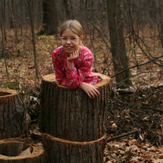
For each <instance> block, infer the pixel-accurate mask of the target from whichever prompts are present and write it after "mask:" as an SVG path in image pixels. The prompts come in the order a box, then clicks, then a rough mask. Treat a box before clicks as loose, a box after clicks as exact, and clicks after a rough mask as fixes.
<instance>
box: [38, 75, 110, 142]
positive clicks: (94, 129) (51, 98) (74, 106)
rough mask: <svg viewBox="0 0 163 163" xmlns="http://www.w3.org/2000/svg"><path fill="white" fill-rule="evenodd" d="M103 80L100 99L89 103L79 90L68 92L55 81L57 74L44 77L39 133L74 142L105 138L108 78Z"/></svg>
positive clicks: (68, 90) (98, 85)
mask: <svg viewBox="0 0 163 163" xmlns="http://www.w3.org/2000/svg"><path fill="white" fill-rule="evenodd" d="M97 75H98V76H99V77H101V78H102V80H101V81H100V82H99V83H97V84H96V85H95V86H97V87H98V90H99V92H100V96H99V97H97V98H95V99H90V98H89V97H88V96H87V94H86V93H85V92H84V91H83V90H81V89H80V88H76V89H69V88H68V87H65V86H62V85H60V84H59V83H58V81H57V80H56V79H55V74H49V75H46V76H43V80H42V93H41V114H40V115H41V116H40V130H41V131H42V132H44V133H47V134H51V135H53V136H55V137H58V138H62V139H66V140H72V141H91V140H96V139H99V138H100V137H102V136H103V135H104V134H105V123H106V111H107V108H108V97H109V83H110V78H109V77H108V76H105V75H102V74H97Z"/></svg>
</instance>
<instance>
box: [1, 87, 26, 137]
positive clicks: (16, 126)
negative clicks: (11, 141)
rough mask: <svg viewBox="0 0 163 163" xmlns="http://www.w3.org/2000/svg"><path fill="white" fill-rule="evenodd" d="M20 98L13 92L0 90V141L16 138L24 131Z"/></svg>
mask: <svg viewBox="0 0 163 163" xmlns="http://www.w3.org/2000/svg"><path fill="white" fill-rule="evenodd" d="M25 121H26V119H25V108H24V104H23V102H22V96H21V95H19V94H18V93H17V92H16V91H15V90H10V89H0V139H4V138H11V137H17V136H20V135H21V134H23V133H24V131H25V130H26V123H25Z"/></svg>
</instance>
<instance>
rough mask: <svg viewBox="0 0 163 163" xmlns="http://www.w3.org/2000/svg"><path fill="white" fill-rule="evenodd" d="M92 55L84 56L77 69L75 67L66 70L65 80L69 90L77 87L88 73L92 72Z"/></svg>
mask: <svg viewBox="0 0 163 163" xmlns="http://www.w3.org/2000/svg"><path fill="white" fill-rule="evenodd" d="M93 59H94V58H93V54H92V53H88V54H87V55H85V57H84V58H83V60H82V61H81V64H80V66H79V68H78V69H77V68H76V67H75V66H72V67H69V68H66V80H67V83H68V86H69V87H70V88H72V89H73V88H76V87H78V86H79V85H80V84H81V82H83V80H84V78H85V77H86V75H87V74H88V73H89V72H92V63H93Z"/></svg>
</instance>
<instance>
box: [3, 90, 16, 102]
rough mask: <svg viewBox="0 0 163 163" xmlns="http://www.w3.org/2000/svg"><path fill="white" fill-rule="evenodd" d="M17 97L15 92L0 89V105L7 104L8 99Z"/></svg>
mask: <svg viewBox="0 0 163 163" xmlns="http://www.w3.org/2000/svg"><path fill="white" fill-rule="evenodd" d="M16 95H18V92H17V91H16V90H12V89H2V88H0V104H4V103H6V102H8V100H9V99H11V100H13V96H16Z"/></svg>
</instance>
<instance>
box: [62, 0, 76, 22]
mask: <svg viewBox="0 0 163 163" xmlns="http://www.w3.org/2000/svg"><path fill="white" fill-rule="evenodd" d="M63 5H64V7H65V10H66V17H67V19H73V18H74V16H73V13H72V11H73V10H72V2H71V0H63Z"/></svg>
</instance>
